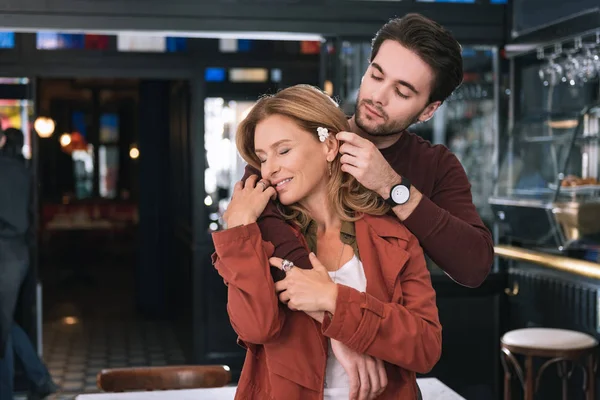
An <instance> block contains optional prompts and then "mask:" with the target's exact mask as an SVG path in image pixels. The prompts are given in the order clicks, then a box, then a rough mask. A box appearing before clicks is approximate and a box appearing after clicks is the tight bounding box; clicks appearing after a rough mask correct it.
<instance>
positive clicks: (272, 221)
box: [242, 165, 312, 281]
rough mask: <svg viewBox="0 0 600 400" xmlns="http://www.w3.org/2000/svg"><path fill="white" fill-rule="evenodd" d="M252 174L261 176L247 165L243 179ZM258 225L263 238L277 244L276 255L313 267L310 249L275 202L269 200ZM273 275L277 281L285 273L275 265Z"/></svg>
mask: <svg viewBox="0 0 600 400" xmlns="http://www.w3.org/2000/svg"><path fill="white" fill-rule="evenodd" d="M252 174H255V175H258V176H260V171H258V170H256V169H254V168H253V167H251V166H250V165H248V166H246V171H245V173H244V177H243V178H242V180H246V179H247V178H248V177H249V176H250V175H252ZM258 227H259V228H260V233H261V235H262V238H263V240H264V241H266V242H271V243H272V244H273V246H275V253H274V254H273V255H274V256H275V257H279V258H284V259H286V260H290V261H292V262H293V263H294V265H296V266H297V267H299V268H303V269H311V268H312V264H311V263H310V260H309V258H308V250H307V249H306V247H305V246H304V244H303V243H302V241H301V240H300V238H299V237H298V236H297V235H296V233H295V232H294V230H293V229H292V228H291V227H290V226H289V225H288V223H287V222H286V221H285V219H284V218H283V216H282V215H281V213H280V212H279V210H278V209H277V206H276V205H275V202H273V201H269V203H268V204H267V207H265V210H264V211H263V213H262V214H261V216H260V217H259V219H258ZM271 275H272V276H273V278H274V279H275V281H279V280H282V279H283V278H285V273H284V272H283V271H281V270H280V269H279V268H275V267H272V268H271Z"/></svg>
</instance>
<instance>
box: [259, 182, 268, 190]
mask: <svg viewBox="0 0 600 400" xmlns="http://www.w3.org/2000/svg"><path fill="white" fill-rule="evenodd" d="M258 183H260V184H261V185H262V187H263V192H264V191H265V190H267V188H268V186H267V184H266V183H265V182H264V181H262V180H260V181H258Z"/></svg>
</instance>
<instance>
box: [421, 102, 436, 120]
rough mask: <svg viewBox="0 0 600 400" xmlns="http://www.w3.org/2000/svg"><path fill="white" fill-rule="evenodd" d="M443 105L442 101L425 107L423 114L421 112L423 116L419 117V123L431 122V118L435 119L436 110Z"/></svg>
mask: <svg viewBox="0 0 600 400" xmlns="http://www.w3.org/2000/svg"><path fill="white" fill-rule="evenodd" d="M441 105H442V102H441V101H434V102H433V103H431V104H429V105H428V106H427V107H425V109H424V110H423V112H421V115H419V118H418V120H419V122H425V121H429V120H430V119H431V117H433V114H434V113H435V112H436V110H437V109H438V108H439V107H440V106H441Z"/></svg>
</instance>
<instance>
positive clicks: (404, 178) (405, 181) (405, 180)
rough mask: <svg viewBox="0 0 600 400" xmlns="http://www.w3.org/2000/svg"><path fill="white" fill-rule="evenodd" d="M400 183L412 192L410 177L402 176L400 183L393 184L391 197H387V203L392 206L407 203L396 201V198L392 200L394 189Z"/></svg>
mask: <svg viewBox="0 0 600 400" xmlns="http://www.w3.org/2000/svg"><path fill="white" fill-rule="evenodd" d="M399 185H402V186H406V188H407V189H408V190H409V193H410V186H411V184H410V181H409V180H408V178H406V177H404V176H401V177H400V183H398V184H396V185H393V186H392V188H391V189H390V194H389V197H388V198H387V199H385V202H386V203H387V204H389V205H390V206H391V207H396V206H399V205H402V204H406V203H396V202H395V201H394V200H392V192H393V191H394V188H395V187H396V186H399Z"/></svg>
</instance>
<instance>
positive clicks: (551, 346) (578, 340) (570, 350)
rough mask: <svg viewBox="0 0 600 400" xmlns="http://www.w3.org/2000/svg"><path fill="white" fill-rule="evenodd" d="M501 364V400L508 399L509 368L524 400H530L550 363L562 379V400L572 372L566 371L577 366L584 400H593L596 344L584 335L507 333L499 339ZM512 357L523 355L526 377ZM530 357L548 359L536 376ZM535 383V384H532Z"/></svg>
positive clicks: (534, 331) (544, 330)
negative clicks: (502, 388) (555, 366)
mask: <svg viewBox="0 0 600 400" xmlns="http://www.w3.org/2000/svg"><path fill="white" fill-rule="evenodd" d="M500 343H501V345H500V348H501V353H500V357H501V361H502V367H503V368H504V400H510V397H511V368H510V365H509V364H511V365H512V367H513V369H514V371H515V373H516V375H517V377H518V379H519V381H520V382H521V386H522V387H523V391H524V392H525V400H533V399H534V395H535V393H536V392H537V391H538V387H539V384H540V379H541V377H542V374H543V373H544V371H545V370H546V368H548V367H549V366H550V365H552V364H556V365H557V368H558V376H559V377H560V378H561V380H562V398H563V400H567V399H568V397H567V392H568V387H567V383H568V380H569V377H570V376H571V372H572V369H571V371H569V369H568V368H567V367H568V365H569V363H571V365H572V367H574V366H579V367H581V368H582V370H583V377H584V378H583V379H584V382H583V390H584V392H585V394H586V399H587V400H595V383H596V348H597V346H598V341H597V340H596V339H595V338H594V337H592V336H590V335H587V334H585V333H582V332H577V331H570V330H565V329H551V328H526V329H517V330H514V331H510V332H507V333H506V334H504V336H502V339H500ZM515 355H523V356H525V377H523V370H522V369H521V366H520V364H519V362H518V361H517V359H516V358H515ZM533 357H543V358H549V360H548V361H546V362H545V363H544V364H542V366H541V367H540V370H539V371H538V372H537V374H536V375H535V381H534V371H533ZM534 383H535V384H534Z"/></svg>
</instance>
